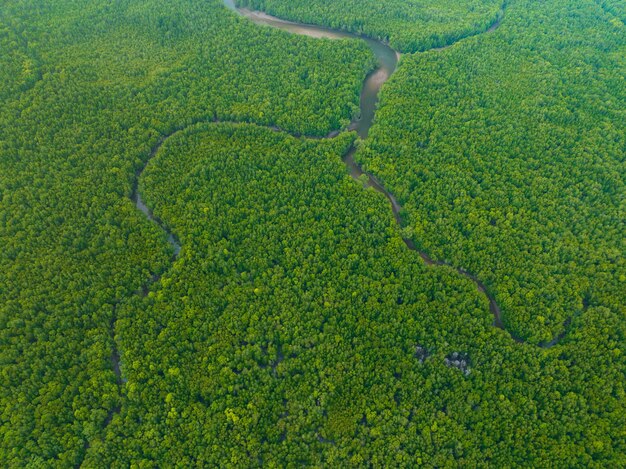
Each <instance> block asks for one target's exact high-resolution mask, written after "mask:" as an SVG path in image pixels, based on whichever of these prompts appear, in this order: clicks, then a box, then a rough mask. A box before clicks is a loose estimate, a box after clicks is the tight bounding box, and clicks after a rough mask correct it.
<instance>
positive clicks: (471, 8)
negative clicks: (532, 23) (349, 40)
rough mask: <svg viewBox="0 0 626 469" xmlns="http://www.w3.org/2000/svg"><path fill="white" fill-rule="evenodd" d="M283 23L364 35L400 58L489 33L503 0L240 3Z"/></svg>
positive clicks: (245, 0)
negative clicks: (382, 41) (397, 52)
mask: <svg viewBox="0 0 626 469" xmlns="http://www.w3.org/2000/svg"><path fill="white" fill-rule="evenodd" d="M235 3H236V4H237V5H238V6H241V7H246V8H250V9H253V10H261V11H265V12H267V13H270V14H272V15H276V16H278V17H280V18H284V19H289V20H294V21H300V22H303V23H310V24H320V25H325V26H328V27H330V28H334V29H341V30H346V31H351V32H355V33H358V34H364V35H366V36H370V37H374V38H378V39H381V40H384V41H386V42H388V43H389V44H391V46H392V47H393V48H394V49H397V50H399V51H401V52H415V51H423V50H427V49H432V48H433V47H443V46H446V45H448V44H452V43H453V42H456V41H458V40H459V39H461V38H464V37H467V36H472V35H474V34H477V33H479V32H483V31H485V30H487V29H489V28H490V27H491V26H492V25H493V24H494V23H495V22H496V21H498V20H499V18H500V16H501V15H502V13H503V11H502V2H501V1H500V0H488V1H484V0H462V1H461V0H386V1H384V2H383V1H380V0H347V1H342V2H337V1H333V0H295V1H294V0H289V1H286V0H236V2H235Z"/></svg>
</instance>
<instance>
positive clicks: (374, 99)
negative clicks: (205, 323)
mask: <svg viewBox="0 0 626 469" xmlns="http://www.w3.org/2000/svg"><path fill="white" fill-rule="evenodd" d="M223 3H224V5H225V6H226V7H227V8H229V9H230V10H232V11H234V12H236V13H237V14H239V15H241V16H244V17H246V18H248V19H249V20H250V21H252V22H254V23H255V24H258V25H262V26H269V27H274V28H278V29H282V30H284V31H288V32H290V33H293V34H301V35H305V36H310V37H314V38H328V39H357V40H362V41H365V42H366V44H367V45H368V46H369V47H370V49H371V50H372V52H373V53H374V55H375V57H376V59H377V61H378V67H377V68H376V69H375V70H374V71H372V72H371V73H370V74H368V75H367V77H366V79H365V81H364V83H363V87H362V90H361V96H360V115H359V116H358V117H356V118H355V119H354V120H353V122H352V123H351V124H350V126H349V127H348V129H347V130H354V131H356V132H357V134H358V135H359V137H360V138H361V139H365V138H367V135H368V132H369V129H370V127H371V126H372V124H373V122H374V117H375V113H376V108H377V105H378V95H379V91H380V89H381V87H382V86H383V84H384V83H385V82H386V81H387V80H388V79H389V77H391V75H392V74H393V72H394V71H395V70H396V67H397V64H398V59H399V58H400V53H399V52H397V51H395V50H393V49H392V48H391V47H389V45H387V44H385V43H383V42H381V41H378V40H375V39H372V38H368V37H364V36H360V35H356V34H352V33H349V32H346V31H339V30H333V29H330V28H325V27H321V26H315V25H310V24H301V23H294V22H292V21H286V20H282V19H280V18H276V17H273V16H270V15H268V14H265V13H262V12H258V11H252V10H248V9H245V8H237V7H236V6H235V5H234V1H233V0H223ZM504 8H505V5H504V6H503V7H502V10H501V11H500V12H499V13H498V15H497V17H496V19H495V20H494V22H493V23H492V24H491V25H490V26H489V28H488V29H486V30H484V31H482V32H481V33H477V34H482V33H489V32H492V31H495V30H496V29H497V28H498V27H499V26H500V22H501V21H502V18H503V16H504ZM459 40H462V39H459ZM457 42H458V41H457ZM454 44H455V43H454ZM454 44H450V45H448V46H446V47H443V48H433V49H431V51H433V50H434V51H440V50H443V49H446V48H448V47H451V46H452V45H454ZM180 130H184V129H179V130H177V131H176V132H173V133H171V134H169V135H166V136H163V137H162V138H161V139H160V140H159V141H158V142H157V144H156V145H155V146H154V147H153V149H152V152H151V154H150V157H149V158H148V160H147V161H146V164H145V165H144V166H143V167H142V168H141V169H140V170H139V171H138V172H137V174H136V176H137V178H136V182H135V186H134V187H133V192H132V195H131V198H132V200H133V202H134V203H135V205H136V206H137V208H138V209H139V210H141V211H142V212H143V213H144V214H145V215H146V217H147V218H148V219H150V220H151V221H153V222H154V223H155V224H157V225H158V226H159V227H160V228H161V229H163V230H164V231H165V232H166V233H167V235H168V241H169V243H170V244H171V245H172V247H173V250H174V256H173V260H175V259H176V258H177V256H178V253H179V252H180V249H181V245H180V243H179V241H178V240H177V238H176V237H175V236H174V234H173V233H172V232H171V231H170V230H169V229H167V227H166V226H165V225H164V224H163V223H162V222H161V220H159V219H158V218H156V217H154V215H153V214H152V212H151V210H150V209H149V208H148V207H147V206H146V205H145V203H144V202H143V200H142V198H141V195H140V193H139V190H138V182H137V181H139V178H140V176H141V174H142V172H143V170H144V169H145V168H146V166H147V164H148V162H149V161H150V160H151V159H152V157H153V156H154V155H156V153H157V152H158V151H159V149H160V148H161V146H162V144H163V143H164V142H165V140H167V139H168V138H169V137H171V136H172V135H174V134H176V133H178V132H179V131H180ZM273 130H276V131H280V129H277V128H273ZM340 132H341V130H335V131H333V132H331V133H330V134H329V135H328V136H327V137H325V138H332V137H335V136H337V135H338V134H339V133H340ZM355 153H356V148H355V147H354V146H353V147H352V148H351V149H350V150H349V151H348V152H347V154H346V155H345V156H344V157H343V161H344V163H345V165H346V167H347V169H348V172H349V173H350V175H351V176H352V177H353V178H355V179H360V178H362V177H363V176H364V178H365V180H366V185H367V186H368V187H372V188H373V189H375V190H376V191H378V192H380V193H381V194H383V195H384V196H385V197H386V198H387V199H388V200H389V203H390V204H391V209H392V212H393V216H394V218H395V220H396V223H397V224H398V225H399V226H402V225H403V222H402V218H401V216H400V211H401V210H402V207H401V205H400V204H399V203H398V201H397V200H396V198H395V197H394V195H393V194H392V193H391V192H389V191H388V190H387V189H386V188H385V187H384V186H383V185H382V183H381V182H380V181H379V180H378V179H376V178H375V177H374V176H372V175H371V174H368V173H366V172H364V171H363V169H362V168H361V167H360V166H359V165H358V164H357V163H356V161H355V159H354V155H355ZM360 180H363V179H360ZM403 240H404V243H405V244H406V246H407V248H409V249H411V250H413V251H415V252H417V253H418V254H419V255H420V256H421V258H422V259H423V260H424V262H425V263H426V264H427V265H437V266H448V267H450V268H452V269H454V270H456V271H457V272H458V273H459V274H460V275H463V276H464V277H466V278H468V279H469V280H471V281H472V282H473V283H474V284H475V285H476V288H477V289H478V290H479V291H480V292H481V293H482V294H484V295H485V296H486V297H487V299H488V300H489V309H490V311H491V313H492V315H493V318H494V320H493V325H494V326H495V327H497V328H499V329H503V330H505V327H504V323H503V321H502V314H501V311H500V307H499V306H498V304H497V302H496V301H495V299H494V297H493V296H492V295H491V294H490V293H489V292H488V290H487V288H486V287H485V285H484V284H483V283H482V282H481V281H480V280H479V279H478V278H477V277H476V276H475V275H473V274H472V273H470V272H468V271H466V270H465V269H463V268H460V267H456V266H452V265H450V264H448V263H446V262H443V261H437V260H433V259H432V258H430V257H429V256H428V254H426V253H424V252H421V251H420V250H419V249H418V248H417V247H416V245H415V243H414V241H413V240H412V239H410V238H403ZM158 279H159V276H156V275H155V276H153V278H152V279H151V281H150V282H149V284H147V285H145V286H144V294H145V293H147V289H148V287H149V285H150V284H152V283H154V282H156V281H157V280H158ZM568 325H569V320H568V321H566V323H565V324H564V326H565V329H567V326H568ZM509 334H510V332H509ZM564 335H565V332H562V333H561V334H559V335H558V336H557V337H555V338H554V339H553V340H552V341H550V342H548V343H544V344H540V346H542V347H544V348H547V347H552V346H553V345H556V344H557V343H558V342H559V340H560V339H561V338H563V337H564ZM511 337H512V338H513V339H514V340H515V341H517V342H522V340H521V339H520V338H518V337H515V336H514V335H513V334H511Z"/></svg>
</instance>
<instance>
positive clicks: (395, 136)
mask: <svg viewBox="0 0 626 469" xmlns="http://www.w3.org/2000/svg"><path fill="white" fill-rule="evenodd" d="M565 31H566V32H567V33H564V32H565ZM625 52H626V29H624V28H623V27H616V26H615V25H614V24H612V23H611V16H610V15H608V14H605V13H604V12H603V11H602V10H601V9H600V8H599V7H598V6H597V4H596V3H594V2H593V1H579V2H576V3H574V4H572V3H571V2H548V3H532V2H528V3H527V2H515V3H511V4H510V8H509V9H508V10H507V15H506V17H505V19H504V21H503V23H502V25H501V27H500V28H499V29H498V30H497V31H495V32H493V33H490V34H486V35H483V36H480V37H476V38H470V39H468V40H466V41H463V42H461V43H459V44H457V45H455V46H453V47H451V48H449V49H448V50H445V51H442V52H428V53H424V54H416V55H413V56H407V57H405V58H404V59H403V62H402V66H401V67H400V69H399V70H398V72H397V74H396V75H395V76H394V77H393V79H392V81H391V82H390V83H389V86H388V87H387V88H385V89H384V90H383V96H382V102H381V108H380V109H379V111H378V113H377V124H376V125H375V126H374V127H373V128H372V130H371V132H370V136H371V137H370V138H369V139H368V140H367V142H366V144H365V146H364V148H363V151H362V152H360V153H359V155H358V158H359V159H360V160H361V161H362V162H364V163H365V165H366V167H367V168H368V169H369V170H371V171H372V172H373V173H374V174H376V175H377V176H378V177H380V178H381V179H382V180H383V181H384V183H385V185H386V186H387V188H388V189H390V190H391V192H393V193H394V194H395V195H396V196H397V197H398V198H399V200H400V201H401V203H402V205H403V206H404V208H405V211H406V214H405V220H406V223H407V227H408V228H407V230H408V231H407V232H408V233H410V234H411V236H412V238H413V239H414V240H415V242H416V243H417V244H418V245H419V246H421V248H422V249H423V250H424V251H426V252H427V253H429V254H430V255H431V256H432V257H434V258H435V259H439V260H445V261H448V262H450V263H451V264H452V265H455V266H458V267H463V268H465V269H467V270H469V271H470V272H472V273H474V274H475V275H477V276H478V278H480V279H481V280H482V281H483V282H484V283H485V284H486V285H487V287H488V289H489V290H490V291H491V293H493V294H494V296H495V298H496V300H497V302H498V304H499V305H500V307H501V308H502V310H503V314H504V322H505V325H506V326H507V328H508V329H510V330H511V331H513V332H514V333H515V334H516V335H518V336H520V337H522V338H524V339H527V340H529V341H530V342H532V343H535V344H542V343H543V344H546V343H549V342H551V341H552V340H553V339H554V338H555V337H558V336H559V335H561V334H563V333H566V332H567V331H568V330H570V329H572V328H577V327H578V325H577V324H578V323H577V318H579V317H580V316H581V314H582V315H584V314H585V313H584V311H585V309H586V307H587V306H589V305H595V306H600V305H601V306H603V307H606V308H608V309H609V310H610V311H611V312H612V314H614V315H616V317H621V318H623V317H624V312H625V307H626V302H625V298H626V261H625V260H624V253H625V252H626V245H625V244H624V239H625V237H624V233H626V225H625V217H624V213H625V212H624V210H625V205H624V194H625V193H626V186H625V181H624V171H625V169H626V166H625V162H626V160H625V159H624V155H625V154H626V152H625V149H626V116H625V114H624V109H626V88H625V82H624V73H625V71H626V62H625V61H624V57H626V53H625Z"/></svg>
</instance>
